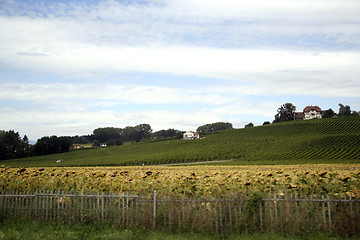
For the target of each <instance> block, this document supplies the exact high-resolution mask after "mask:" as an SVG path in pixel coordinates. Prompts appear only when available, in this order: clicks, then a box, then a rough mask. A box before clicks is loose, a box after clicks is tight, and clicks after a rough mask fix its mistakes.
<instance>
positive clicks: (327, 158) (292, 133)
mask: <svg viewBox="0 0 360 240" xmlns="http://www.w3.org/2000/svg"><path fill="white" fill-rule="evenodd" d="M358 146H360V117H339V118H336V119H316V120H308V121H304V120H301V121H293V122H284V123H277V124H270V125H265V126H258V127H253V128H246V129H233V130H225V131H219V132H216V133H212V134H207V135H205V137H204V138H203V139H199V140H168V141H157V142H152V141H147V142H146V141H145V142H139V143H131V144H124V145H122V146H110V147H105V148H98V149H83V150H74V151H71V152H68V153H63V154H53V155H47V156H40V157H32V158H24V159H12V160H7V161H2V162H1V163H0V164H1V165H5V166H10V167H40V166H43V167H46V166H121V165H122V166H126V165H127V166H128V165H142V164H143V163H144V164H145V165H158V164H169V163H186V162H200V161H211V160H228V159H234V161H231V162H224V163H216V164H218V165H229V164H231V165H261V164H314V163H325V164H329V163H359V162H360V148H359V147H358ZM58 159H63V160H64V162H62V163H56V160H58Z"/></svg>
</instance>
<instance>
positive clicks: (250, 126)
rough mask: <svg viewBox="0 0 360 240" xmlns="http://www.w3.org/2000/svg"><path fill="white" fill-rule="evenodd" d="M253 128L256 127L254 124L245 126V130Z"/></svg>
mask: <svg viewBox="0 0 360 240" xmlns="http://www.w3.org/2000/svg"><path fill="white" fill-rule="evenodd" d="M252 127H254V124H253V123H249V124H246V125H245V128H252Z"/></svg>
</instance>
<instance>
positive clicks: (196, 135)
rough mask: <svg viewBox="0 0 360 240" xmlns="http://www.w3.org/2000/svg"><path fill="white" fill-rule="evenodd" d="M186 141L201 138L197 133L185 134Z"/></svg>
mask: <svg viewBox="0 0 360 240" xmlns="http://www.w3.org/2000/svg"><path fill="white" fill-rule="evenodd" d="M183 138H184V139H198V138H200V135H199V133H197V132H186V133H184V134H183Z"/></svg>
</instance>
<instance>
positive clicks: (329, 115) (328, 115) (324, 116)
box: [322, 108, 336, 118]
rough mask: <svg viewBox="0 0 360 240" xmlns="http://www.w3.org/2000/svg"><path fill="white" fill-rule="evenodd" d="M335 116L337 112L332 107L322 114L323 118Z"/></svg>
mask: <svg viewBox="0 0 360 240" xmlns="http://www.w3.org/2000/svg"><path fill="white" fill-rule="evenodd" d="M334 116H336V114H335V112H334V111H333V110H332V109H331V108H330V109H328V110H326V111H325V112H324V113H323V115H322V117H323V118H332V117H334Z"/></svg>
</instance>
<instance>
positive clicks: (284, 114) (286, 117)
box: [273, 103, 296, 123]
mask: <svg viewBox="0 0 360 240" xmlns="http://www.w3.org/2000/svg"><path fill="white" fill-rule="evenodd" d="M295 111H296V106H294V105H293V104H292V103H285V104H283V105H281V106H280V107H279V108H278V110H277V114H276V115H275V120H274V121H273V122H274V123H277V122H285V121H291V120H294V119H295Z"/></svg>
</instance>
